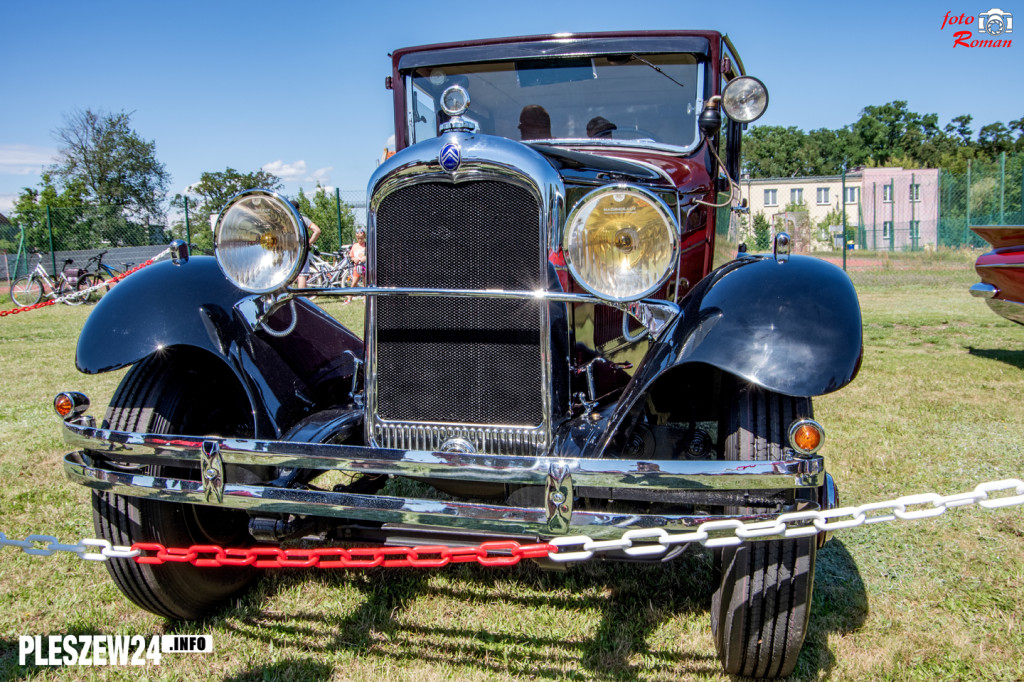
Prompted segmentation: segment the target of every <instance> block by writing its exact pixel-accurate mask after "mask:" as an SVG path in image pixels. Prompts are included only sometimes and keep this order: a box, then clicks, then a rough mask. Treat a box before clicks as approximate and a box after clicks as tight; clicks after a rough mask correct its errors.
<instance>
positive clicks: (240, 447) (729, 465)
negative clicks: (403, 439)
mask: <svg viewBox="0 0 1024 682" xmlns="http://www.w3.org/2000/svg"><path fill="white" fill-rule="evenodd" d="M63 425H64V428H63V435H64V441H65V442H66V443H67V444H69V445H70V446H72V447H73V448H75V449H80V450H91V451H94V452H97V453H100V454H104V455H109V456H110V457H112V458H113V459H117V457H118V456H119V455H123V456H154V455H155V456H160V457H165V458H168V459H177V460H185V461H190V462H195V463H196V464H198V463H199V462H200V457H201V455H202V450H203V444H204V443H217V444H218V446H219V448H218V449H219V452H220V456H221V459H222V461H223V463H224V464H225V465H227V464H247V465H257V466H277V467H285V468H298V469H319V470H332V469H337V470H341V471H347V472H350V473H351V472H356V473H365V474H385V475H388V474H393V475H396V476H409V477H416V478H438V479H454V480H467V481H481V482H491V483H521V484H524V485H545V484H546V482H547V478H548V474H549V471H550V469H551V466H552V465H553V464H555V465H559V464H564V466H565V467H567V472H568V473H569V474H571V475H572V477H573V481H574V484H575V485H576V486H587V487H613V488H644V489H660V490H755V489H760V490H765V489H784V488H811V487H817V486H819V485H821V484H822V482H823V481H824V473H825V466H824V460H823V459H822V458H820V457H805V458H799V457H795V456H792V455H789V456H787V457H786V458H785V459H781V460H777V461H765V462H735V461H728V460H704V461H694V460H631V459H565V458H561V457H540V456H523V455H489V454H482V453H472V454H456V453H451V452H432V451H426V450H399V449H390V448H371V447H363V446H357V445H337V444H333V443H293V442H287V441H266V440H251V439H237V438H202V437H197V436H174V435H163V434H147V433H135V432H131V431H114V430H111V429H100V428H96V427H93V426H87V425H85V424H78V423H73V422H63Z"/></svg>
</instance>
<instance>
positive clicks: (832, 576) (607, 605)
mask: <svg viewBox="0 0 1024 682" xmlns="http://www.w3.org/2000/svg"><path fill="white" fill-rule="evenodd" d="M712 563H713V562H712V559H711V556H710V554H709V553H707V552H703V551H694V552H690V553H687V554H684V555H683V556H682V557H680V558H679V559H677V560H675V561H673V562H670V563H666V564H623V563H599V562H593V563H588V564H584V565H577V566H574V567H573V568H572V569H570V570H569V571H567V572H564V573H559V572H548V571H543V570H541V569H539V568H538V567H536V566H534V565H532V564H521V565H520V566H517V567H512V568H508V569H494V568H484V567H479V566H468V565H466V566H455V567H448V568H446V569H444V570H445V571H446V575H445V579H444V580H436V579H434V576H435V575H436V574H434V573H430V572H419V571H415V572H414V571H405V570H401V571H386V570H376V571H367V572H362V573H347V574H346V573H327V572H320V571H306V572H295V573H289V574H279V575H278V576H277V577H274V578H270V579H265V580H263V581H260V583H259V584H258V585H259V586H258V587H257V588H256V590H255V593H254V594H252V595H250V596H249V597H247V598H246V599H244V600H243V601H242V602H240V603H239V604H238V605H237V606H236V607H234V608H232V609H230V610H229V611H228V612H225V613H224V614H223V616H222V617H221V618H218V619H217V626H218V627H222V628H225V629H227V630H231V631H233V632H235V633H236V634H237V635H239V636H242V637H244V638H246V639H249V640H250V641H251V642H252V643H253V644H254V645H257V646H263V647H266V648H270V647H274V648H280V649H282V650H283V651H288V650H289V649H296V648H297V649H300V650H302V651H303V652H309V656H308V657H307V656H304V655H301V654H299V655H296V656H293V657H291V658H288V659H285V660H284V661H277V662H274V663H268V664H267V665H266V666H256V667H253V668H251V669H249V670H246V671H244V672H242V673H240V674H239V675H238V676H237V677H233V678H231V679H237V680H248V679H268V680H289V679H322V678H326V677H330V676H331V675H332V674H334V673H336V672H337V671H336V670H335V669H334V668H333V666H331V665H330V664H324V663H321V661H320V660H318V655H319V656H322V655H324V654H328V655H329V654H331V653H334V652H338V651H344V650H348V651H349V652H351V653H353V654H355V655H356V656H357V658H358V659H360V660H362V661H381V660H384V661H387V662H389V664H397V665H401V664H409V665H413V666H415V665H419V664H422V665H433V666H437V667H438V668H440V669H444V670H448V671H455V674H456V676H461V675H465V676H471V675H473V674H479V673H483V674H485V675H487V674H491V675H499V676H507V677H519V676H522V677H532V678H538V679H566V678H567V677H574V675H572V674H571V671H574V670H579V671H580V673H582V676H583V677H586V678H588V679H604V680H627V679H635V678H636V677H637V676H638V675H640V674H642V675H643V676H644V677H645V678H647V679H678V678H679V676H680V670H685V673H686V675H693V676H698V677H699V676H716V675H719V674H721V667H720V664H719V662H718V658H717V655H716V653H715V651H714V648H713V646H712V647H709V649H708V650H707V651H702V652H694V651H693V650H692V646H691V647H690V650H680V649H679V648H676V647H671V646H670V647H665V646H663V645H654V646H652V644H651V641H652V639H655V638H654V637H653V636H654V634H655V632H656V630H658V629H659V628H660V627H662V626H663V625H664V624H666V623H668V622H669V621H671V620H672V619H674V618H676V617H677V616H680V615H684V616H687V617H696V618H699V619H704V618H707V617H708V610H709V607H710V601H711V593H712V591H713V589H714V582H713V581H714V577H713V575H712V574H713V569H712ZM815 576H816V577H815V592H814V602H813V604H812V613H811V619H810V626H809V631H808V634H807V639H806V643H805V645H804V649H803V651H802V652H801V655H800V659H799V662H798V666H797V669H796V672H795V674H794V676H793V678H792V679H828V678H829V677H830V675H831V672H832V671H833V669H834V668H835V667H836V660H835V657H834V655H833V654H832V652H831V651H830V650H829V646H828V638H829V635H830V634H832V633H846V632H852V631H855V630H857V629H858V628H860V627H861V626H862V624H863V622H864V618H865V617H866V614H867V596H866V593H865V590H864V584H863V582H862V581H861V578H860V574H859V572H858V571H857V567H856V565H855V564H854V562H853V559H852V557H851V556H850V554H849V552H847V550H846V548H845V547H844V546H843V544H842V542H840V541H839V540H833V541H832V542H830V543H828V545H826V546H825V548H823V549H822V550H820V551H819V553H818V559H817V569H816V574H815ZM308 582H317V583H320V584H321V586H322V587H323V588H324V589H327V590H330V589H334V588H337V589H346V590H355V591H357V593H358V596H357V598H358V603H357V604H356V605H355V606H354V607H352V608H348V609H345V610H343V611H341V612H339V611H338V610H336V608H331V607H328V606H325V607H324V608H322V610H315V609H307V610H297V611H289V610H285V611H284V612H268V611H266V610H265V609H264V606H265V605H266V602H267V599H268V598H269V597H270V596H272V595H273V594H275V593H280V592H285V591H289V590H290V589H291V588H292V587H294V586H297V585H300V584H302V583H308ZM449 600H450V601H457V602H459V603H462V604H466V605H467V606H466V608H465V609H464V610H463V614H464V615H463V616H462V619H461V620H457V619H456V618H457V617H456V616H454V615H453V616H451V617H450V618H449V617H446V616H445V614H444V613H443V612H442V613H441V614H440V615H438V614H437V613H436V612H433V611H431V613H432V614H433V615H428V616H426V617H423V618H417V617H415V616H412V617H410V616H409V615H408V614H409V612H410V611H416V610H417V609H422V608H428V609H429V608H432V607H430V606H429V605H430V604H431V603H438V602H440V603H443V602H445V601H449ZM524 610H525V611H528V612H529V616H528V618H530V619H532V621H531V622H530V623H527V624H511V625H510V624H509V623H508V622H507V620H501V619H508V618H510V617H511V618H515V617H517V613H518V614H521V613H522V612H523V611H524ZM465 614H470V616H471V617H470V618H467V617H466V615H465ZM588 614H593V616H592V618H593V621H594V623H593V625H587V624H585V625H584V626H582V629H584V630H585V631H586V632H587V634H586V635H582V636H580V635H575V634H572V633H574V632H578V630H579V628H580V627H581V626H580V625H579V621H580V619H581V617H582V618H583V619H584V620H586V618H588V617H591V616H589V615H588ZM574 619H575V621H576V623H575V624H573V623H571V622H570V621H573V620H574ZM481 620H482V621H483V622H481ZM547 624H550V625H549V626H548V625H547ZM708 631H709V632H710V625H709V626H708ZM376 665H377V664H374V666H375V667H376ZM460 670H461V671H462V672H459V671H460ZM584 670H585V671H586V672H585V673H583V671H584Z"/></svg>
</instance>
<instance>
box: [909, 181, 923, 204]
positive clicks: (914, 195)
mask: <svg viewBox="0 0 1024 682" xmlns="http://www.w3.org/2000/svg"><path fill="white" fill-rule="evenodd" d="M910 200H911V201H921V185H911V186H910Z"/></svg>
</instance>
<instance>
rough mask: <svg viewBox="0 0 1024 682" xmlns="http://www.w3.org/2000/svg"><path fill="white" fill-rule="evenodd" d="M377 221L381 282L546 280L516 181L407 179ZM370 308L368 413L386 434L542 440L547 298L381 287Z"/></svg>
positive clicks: (424, 443) (529, 198)
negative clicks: (393, 291)
mask: <svg viewBox="0 0 1024 682" xmlns="http://www.w3.org/2000/svg"><path fill="white" fill-rule="evenodd" d="M375 227H376V232H375V240H374V241H375V254H374V256H375V259H374V273H375V283H376V285H377V286H381V287H418V288H419V287H422V288H437V289H506V290H528V291H533V290H536V289H538V288H540V286H541V281H542V280H541V261H540V258H541V257H540V254H541V246H540V240H541V229H540V207H539V205H538V201H537V199H536V197H535V196H534V195H533V194H532V193H531V192H530V191H528V190H526V189H524V188H523V187H520V186H518V185H516V184H511V183H507V182H500V181H492V180H480V181H472V182H461V183H457V184H453V183H446V182H428V183H422V184H414V185H409V186H406V187H401V188H399V189H397V190H395V191H393V192H392V193H390V194H389V195H387V196H386V197H385V198H384V199H383V200H382V201H381V202H380V204H379V206H378V208H377V211H376V215H375ZM374 310H375V318H374V319H373V320H371V325H372V333H374V334H375V346H376V350H375V353H376V357H375V367H376V369H375V381H374V385H373V386H372V387H371V391H373V392H374V395H373V401H372V404H373V406H374V409H375V414H374V415H372V418H373V419H374V421H375V423H376V424H377V427H375V437H376V438H378V439H382V440H384V441H387V442H386V443H384V442H382V443H381V444H382V445H385V444H387V445H390V446H395V447H409V446H410V445H412V444H413V443H415V444H416V446H417V447H424V448H437V447H438V446H439V445H440V444H441V443H442V442H443V441H444V440H446V439H447V438H449V437H452V434H458V435H459V436H460V437H466V436H471V437H472V442H474V445H476V446H477V447H478V448H479V449H480V450H483V451H492V452H504V451H509V450H519V449H520V448H522V447H525V448H526V449H527V450H529V449H531V448H532V447H533V446H535V445H536V443H534V442H532V441H535V439H536V434H533V433H531V431H532V430H533V429H534V427H536V426H538V425H540V424H541V423H542V422H543V421H544V419H545V417H544V403H543V399H542V394H543V380H544V372H543V369H542V364H541V363H542V347H543V341H542V338H543V334H542V329H541V322H542V316H541V313H542V310H541V304H540V303H538V302H535V301H516V300H497V299H489V298H449V297H444V296H437V297H435V296H429V297H428V296H418V297H386V296H382V297H378V298H377V300H376V301H375V308H374ZM425 425H430V426H425ZM460 426H462V427H465V428H462V429H461V430H460V429H459V428H458V427H460ZM476 427H482V428H476ZM508 427H513V428H511V429H510V428H508ZM515 427H518V428H515ZM474 434H475V437H473V436H474ZM502 434H504V435H502ZM496 440H497V441H499V442H498V443H497V444H496V443H495V441H496ZM502 443H505V445H502ZM517 443H518V445H517ZM485 448H486V450H485Z"/></svg>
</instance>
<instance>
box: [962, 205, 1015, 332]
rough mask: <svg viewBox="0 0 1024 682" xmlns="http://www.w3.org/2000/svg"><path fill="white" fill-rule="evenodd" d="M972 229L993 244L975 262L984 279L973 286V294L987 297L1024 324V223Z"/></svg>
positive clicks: (1004, 313) (991, 304)
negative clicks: (990, 248) (1022, 224)
mask: <svg viewBox="0 0 1024 682" xmlns="http://www.w3.org/2000/svg"><path fill="white" fill-rule="evenodd" d="M971 230H973V231H974V232H975V234H977V235H978V236H979V237H981V238H982V239H984V240H985V241H987V242H988V243H989V244H991V245H992V250H991V251H989V252H988V253H984V254H982V255H981V256H980V257H979V258H978V262H977V263H975V264H974V269H975V270H977V271H978V276H979V277H981V281H980V282H978V283H977V284H975V285H974V286H972V287H971V295H972V296H977V297H978V298H983V299H985V302H986V303H988V307H989V308H991V309H992V310H993V311H995V313H996V314H998V315H1002V316H1003V317H1005V318H1006V319H1008V320H1010V321H1012V322H1016V323H1017V324H1024V226H1021V225H992V226H984V227H972V228H971Z"/></svg>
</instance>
